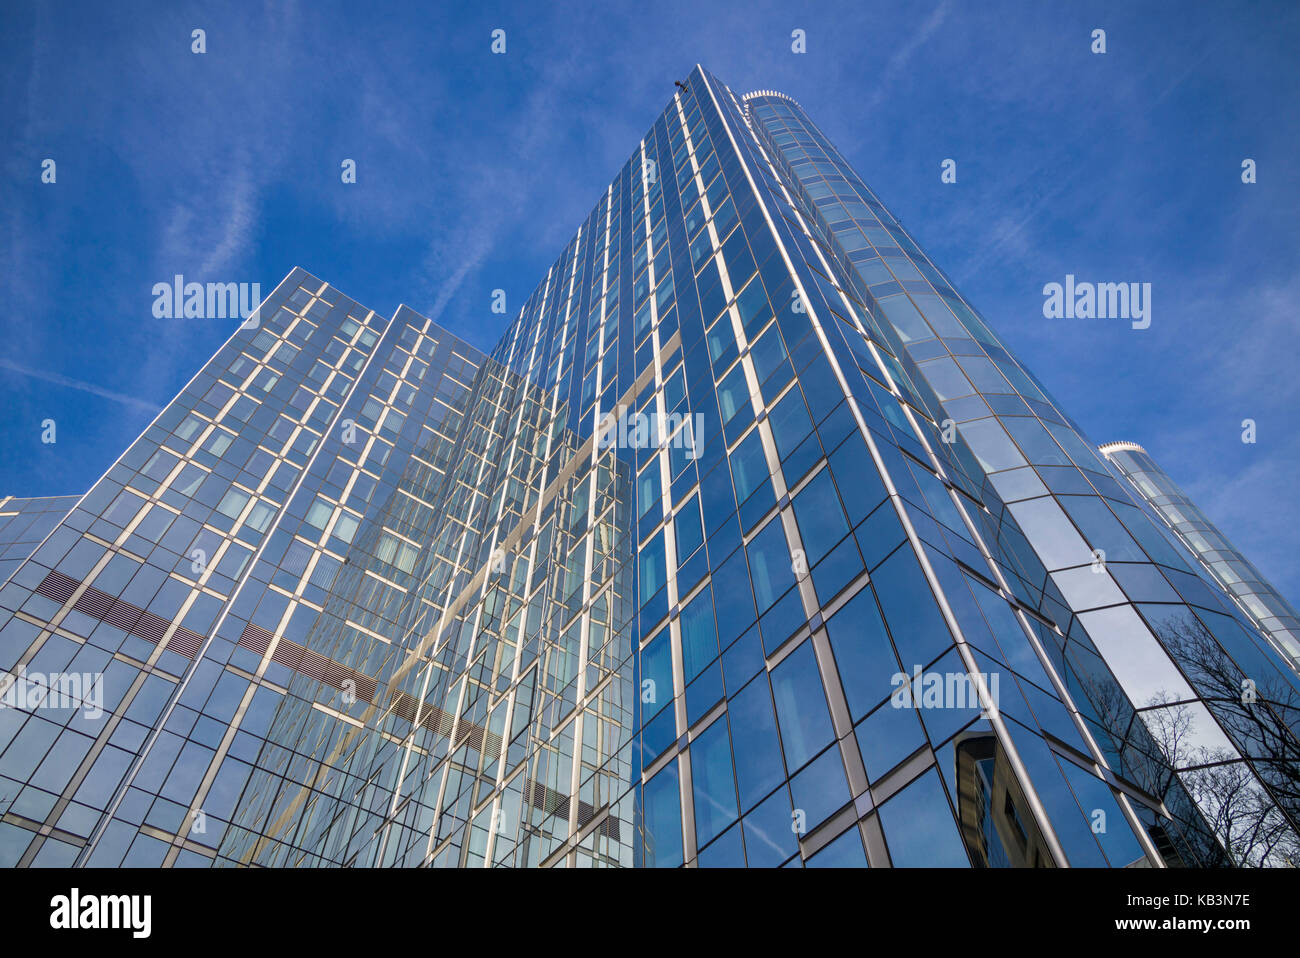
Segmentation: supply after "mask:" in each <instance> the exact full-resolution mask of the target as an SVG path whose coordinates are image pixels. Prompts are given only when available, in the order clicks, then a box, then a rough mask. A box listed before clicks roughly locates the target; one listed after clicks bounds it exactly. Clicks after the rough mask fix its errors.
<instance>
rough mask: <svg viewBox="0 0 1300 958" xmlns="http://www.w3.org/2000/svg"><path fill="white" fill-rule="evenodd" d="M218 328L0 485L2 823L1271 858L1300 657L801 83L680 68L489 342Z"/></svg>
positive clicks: (430, 332) (225, 850) (325, 290)
mask: <svg viewBox="0 0 1300 958" xmlns="http://www.w3.org/2000/svg"><path fill="white" fill-rule="evenodd" d="M246 325H247V326H248V327H249V328H241V329H240V330H238V331H237V332H236V333H235V334H234V335H233V336H232V338H231V339H230V340H229V341H228V342H227V343H226V345H225V346H223V347H222V348H221V350H220V351H219V352H218V353H217V355H216V356H214V357H213V359H212V360H211V361H210V362H209V363H208V364H207V365H206V366H205V367H204V368H203V369H202V370H201V371H200V372H199V374H198V375H197V376H196V377H195V378H194V379H193V380H192V381H191V382H190V383H189V384H188V385H187V386H186V387H185V388H184V390H183V391H182V392H181V394H180V395H179V396H177V397H176V399H175V400H173V401H172V402H171V403H170V404H169V405H168V406H167V407H166V409H165V410H164V411H163V412H162V413H161V414H160V415H159V417H158V418H157V419H156V420H155V422H154V423H152V424H151V425H150V426H149V427H148V429H147V430H146V431H145V433H144V434H143V435H142V436H141V437H140V438H139V439H138V440H136V442H135V443H133V444H132V445H131V447H130V448H129V449H128V450H127V451H126V452H125V453H124V455H123V456H122V457H121V458H120V459H119V460H118V461H117V462H116V463H115V464H114V465H113V466H112V467H111V468H110V469H109V471H108V472H107V473H106V474H105V475H104V476H103V477H102V478H101V479H100V480H99V481H98V482H97V483H95V485H94V486H93V488H92V489H91V490H90V491H89V492H88V493H87V494H86V495H85V496H84V497H81V498H79V499H71V500H69V499H50V500H13V501H12V502H13V503H14V508H8V506H4V507H0V512H5V510H6V509H7V510H8V511H7V512H5V514H6V515H7V514H9V513H14V514H16V517H18V518H15V519H14V520H13V521H14V523H15V525H14V527H13V532H12V533H10V532H8V529H9V527H8V526H5V527H0V537H3V538H2V539H0V541H3V543H4V546H5V551H4V553H3V560H4V561H5V562H6V563H8V566H7V567H6V572H7V573H8V574H9V577H8V579H7V581H6V582H5V584H4V585H3V588H2V589H0V668H4V669H6V670H7V671H8V673H9V676H10V679H11V684H10V686H9V687H8V689H7V690H6V691H5V694H6V695H8V696H9V701H8V702H6V704H5V707H4V708H0V809H2V810H3V818H2V819H0V861H3V863H4V864H6V865H21V866H28V865H35V866H41V865H72V864H76V865H93V866H118V865H143V866H157V865H165V866H171V865H185V866H195V865H198V866H205V865H273V866H420V865H434V866H444V867H458V866H459V867H481V866H489V865H490V866H556V865H571V866H589V867H590V866H642V865H645V866H663V867H672V866H678V865H683V864H686V865H698V866H739V865H748V866H783V865H789V866H799V865H807V866H866V865H868V864H869V865H871V866H873V867H881V866H891V865H892V866H899V867H906V866H925V865H936V866H974V867H1007V866H1037V867H1062V866H1067V865H1070V866H1108V865H1110V866H1123V867H1166V866H1174V867H1195V866H1218V865H1225V864H1243V865H1261V864H1264V865H1278V864H1281V865H1284V864H1287V863H1289V862H1291V861H1293V860H1294V858H1295V857H1296V856H1297V853H1300V848H1297V834H1298V832H1297V829H1298V828H1300V793H1298V791H1297V784H1298V783H1297V772H1298V771H1300V741H1298V740H1297V737H1296V729H1297V718H1298V716H1300V712H1298V711H1297V703H1298V702H1300V696H1298V693H1300V677H1298V676H1297V674H1296V672H1295V671H1294V670H1293V668H1292V667H1291V666H1290V664H1289V663H1288V662H1287V661H1286V660H1285V659H1284V658H1283V657H1282V656H1280V655H1279V654H1278V652H1277V651H1276V650H1275V648H1274V647H1273V646H1272V645H1271V644H1270V642H1269V641H1268V640H1267V639H1266V637H1265V635H1264V634H1262V633H1261V632H1260V630H1259V628H1258V627H1257V625H1256V624H1255V623H1254V622H1253V621H1252V620H1251V619H1250V618H1249V617H1248V616H1247V615H1245V614H1244V613H1243V611H1242V608H1241V607H1240V606H1238V605H1237V603H1236V602H1234V601H1233V600H1232V599H1231V598H1230V597H1229V596H1228V595H1227V594H1225V592H1224V591H1223V589H1222V588H1221V587H1220V585H1219V584H1218V583H1217V582H1216V581H1214V578H1213V577H1212V576H1210V575H1209V574H1208V573H1207V572H1206V570H1205V567H1204V566H1203V565H1202V563H1201V561H1200V560H1199V559H1198V557H1197V556H1196V555H1194V554H1193V553H1192V552H1190V551H1189V550H1188V548H1187V543H1186V542H1185V540H1184V539H1183V538H1182V537H1180V536H1179V535H1176V534H1171V530H1170V528H1169V527H1168V526H1167V525H1165V522H1164V520H1163V519H1162V518H1161V513H1160V511H1159V510H1160V507H1161V504H1160V503H1158V502H1156V503H1151V502H1148V501H1146V500H1145V499H1144V498H1143V497H1142V496H1141V495H1139V494H1138V493H1137V492H1134V491H1133V490H1132V489H1131V488H1130V487H1129V485H1128V482H1127V478H1128V475H1127V473H1125V472H1124V471H1123V470H1121V469H1115V468H1112V466H1111V465H1110V464H1108V462H1107V460H1106V458H1105V457H1104V456H1103V455H1101V454H1099V453H1098V452H1097V449H1096V447H1095V446H1094V445H1093V444H1092V443H1091V442H1090V441H1089V440H1088V439H1086V438H1085V437H1084V436H1083V435H1082V434H1081V432H1080V430H1079V429H1078V427H1077V426H1076V425H1075V424H1074V423H1073V421H1072V420H1071V419H1070V418H1069V416H1068V415H1067V414H1066V413H1065V412H1064V411H1063V410H1062V409H1061V408H1060V407H1059V405H1058V404H1057V403H1056V402H1055V401H1054V400H1053V399H1052V398H1051V397H1050V395H1048V393H1047V392H1046V390H1045V389H1044V388H1043V386H1042V385H1041V384H1040V383H1039V382H1038V381H1037V380H1036V379H1035V378H1034V377H1033V376H1032V375H1031V374H1030V373H1029V372H1028V371H1027V370H1026V369H1025V368H1024V367H1023V366H1021V365H1020V364H1019V363H1018V362H1017V360H1016V359H1015V358H1014V357H1013V356H1012V355H1011V354H1010V352H1009V351H1008V350H1007V348H1006V347H1005V345H1004V344H1003V343H1002V341H1001V340H1000V339H999V338H998V337H997V335H996V334H995V333H994V332H992V330H991V329H990V327H989V325H988V324H987V323H986V322H985V321H984V320H983V319H982V318H981V317H980V316H979V314H978V313H977V312H976V311H975V310H974V308H973V307H972V306H971V305H970V304H969V303H967V302H966V300H964V299H963V298H962V296H961V294H960V293H959V292H957V291H956V290H955V289H954V288H953V286H952V284H951V283H950V282H949V281H948V280H947V278H946V277H945V275H944V274H943V273H942V272H941V271H940V270H939V269H938V267H936V266H935V265H934V264H933V263H932V262H931V261H930V260H929V259H928V258H927V257H926V255H925V254H924V253H923V252H922V251H921V249H920V248H919V247H918V246H917V244H916V243H915V242H914V240H913V239H912V238H911V236H910V235H909V234H908V233H907V232H906V231H905V230H904V229H903V228H902V227H901V226H900V225H899V223H898V222H897V221H896V220H895V219H894V218H893V217H892V216H891V215H890V213H889V212H888V211H887V210H886V209H885V207H884V206H883V205H881V203H880V202H879V200H878V199H877V198H876V196H875V194H874V193H872V192H871V191H870V190H869V189H868V188H867V186H866V185H865V184H864V183H863V182H862V180H861V179H859V177H858V176H857V174H856V173H855V172H854V171H853V170H852V168H851V167H850V166H849V165H848V163H847V162H846V161H845V160H844V158H843V157H842V156H841V155H840V154H839V153H838V152H837V151H836V150H835V148H834V147H833V146H832V145H831V144H830V143H829V142H828V141H827V140H826V138H825V137H824V136H823V135H822V134H821V132H820V131H819V130H818V129H817V127H816V126H815V124H814V123H813V121H812V120H811V119H810V118H809V117H808V116H807V115H806V114H805V112H804V111H803V110H802V109H801V108H800V106H799V105H798V104H797V103H795V102H794V101H793V100H792V99H790V98H789V97H787V96H785V95H783V94H780V93H775V92H771V91H759V92H756V93H751V94H748V95H746V96H743V97H740V96H737V95H735V94H734V93H733V92H732V91H731V90H729V89H728V88H727V87H726V86H725V85H724V84H723V83H721V82H720V81H719V80H718V79H716V78H715V77H713V76H712V75H710V74H709V73H708V72H707V71H704V70H703V69H701V68H696V69H695V70H694V71H693V72H692V73H691V75H690V76H689V78H688V79H687V80H686V81H685V82H684V83H682V84H680V85H679V87H678V89H677V92H676V93H675V94H674V95H673V97H672V99H671V101H670V102H669V103H668V105H667V108H666V109H665V110H664V111H663V113H662V114H661V115H660V116H659V117H658V118H657V119H656V120H655V122H654V125H653V126H652V127H651V128H650V129H649V130H648V131H647V132H646V134H645V136H644V137H643V138H642V140H641V141H640V142H639V143H638V144H637V145H636V148H635V150H634V151H633V153H632V155H631V156H630V157H629V159H628V161H627V162H626V164H625V165H624V166H623V168H622V169H621V170H620V171H619V173H618V175H617V176H616V177H615V178H614V180H613V181H612V182H611V183H610V184H609V186H608V188H607V189H606V190H605V192H604V194H603V195H602V196H601V197H600V199H599V201H598V202H597V203H596V205H595V207H594V208H593V209H592V211H591V213H590V214H589V216H588V217H587V218H586V220H585V221H584V222H583V223H582V224H581V226H580V227H579V229H578V231H577V233H576V234H575V235H574V237H573V238H572V240H571V241H570V242H569V243H568V245H567V246H566V247H565V249H564V251H563V252H562V253H561V255H560V256H559V257H558V258H557V259H556V261H555V263H554V264H553V265H552V266H551V268H550V269H549V271H548V272H547V275H546V276H545V278H544V279H543V281H542V282H541V283H540V285H538V286H537V288H536V289H535V291H534V292H533V293H532V295H531V296H530V297H529V298H528V300H527V302H526V303H525V304H524V305H523V307H522V309H521V310H520V311H519V314H518V316H517V317H516V318H515V319H514V321H513V322H512V323H511V324H510V326H509V328H508V329H507V330H506V332H505V334H504V335H503V336H502V338H501V340H500V342H499V343H498V344H497V345H496V347H495V348H494V349H493V351H492V353H491V355H484V354H482V353H480V352H479V351H478V350H476V349H474V348H473V347H471V346H469V345H468V344H466V343H464V342H462V341H461V340H459V339H457V338H456V337H455V336H453V335H451V334H450V333H448V332H447V331H445V330H443V329H441V328H439V327H438V326H436V325H435V324H433V323H432V322H430V321H429V320H428V319H427V318H425V317H423V316H421V315H419V314H418V313H416V312H415V311H413V310H411V309H409V308H407V307H404V306H403V307H401V308H399V309H398V310H397V311H396V313H395V314H394V315H393V316H392V318H391V319H385V318H384V317H382V316H380V315H378V314H376V313H375V312H374V311H373V310H370V309H368V308H366V307H363V306H361V305H359V304H357V303H355V302H353V301H352V300H350V299H348V298H347V297H346V296H343V295H342V294H340V293H339V292H338V291H336V290H334V289H333V288H331V287H330V286H328V285H327V284H326V283H324V282H322V281H321V280H319V279H317V278H315V277H313V276H310V275H309V274H307V273H306V272H304V271H303V270H300V269H295V270H294V271H293V272H292V273H290V274H289V276H287V277H286V278H285V279H284V281H283V282H282V283H281V284H280V285H279V286H278V287H277V288H276V290H275V291H274V292H273V293H272V294H271V295H270V297H268V298H267V299H266V301H265V302H264V303H263V304H262V305H261V307H260V309H259V311H258V313H257V322H256V324H252V323H249V324H246ZM6 502H10V501H9V500H6ZM31 530H35V531H31ZM42 683H43V686H42ZM42 687H44V689H45V691H46V693H47V694H46V695H44V696H42V695H41V694H40V693H39V690H40V689H41V688H42ZM34 688H35V689H36V690H37V691H36V692H35V693H34V692H33V689H34ZM56 691H57V694H56ZM1229 786H1231V787H1229Z"/></svg>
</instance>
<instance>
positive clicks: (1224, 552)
mask: <svg viewBox="0 0 1300 958" xmlns="http://www.w3.org/2000/svg"><path fill="white" fill-rule="evenodd" d="M1101 451H1102V452H1103V453H1104V454H1105V456H1106V458H1107V459H1108V460H1110V462H1111V464H1112V465H1114V467H1115V468H1116V469H1117V470H1118V472H1119V473H1120V474H1121V475H1122V476H1123V477H1124V478H1125V479H1126V480H1128V482H1129V483H1130V484H1131V485H1132V487H1133V489H1134V490H1136V492H1137V494H1138V495H1139V496H1141V497H1142V500H1143V501H1145V502H1146V503H1148V504H1149V505H1150V506H1151V508H1152V509H1153V510H1154V511H1155V512H1156V514H1157V515H1158V516H1159V517H1160V518H1161V519H1162V520H1164V522H1165V523H1166V524H1167V525H1168V526H1169V528H1170V530H1171V531H1172V532H1173V533H1174V535H1175V537H1176V538H1177V539H1178V541H1179V542H1180V543H1182V544H1183V545H1184V546H1186V547H1187V549H1188V550H1189V551H1190V552H1191V553H1192V555H1194V556H1195V557H1196V558H1197V560H1198V561H1199V562H1200V564H1201V567H1202V569H1203V570H1204V571H1205V572H1206V573H1207V574H1208V575H1209V576H1210V578H1211V580H1212V581H1214V582H1216V583H1218V584H1219V586H1220V587H1222V588H1223V590H1224V591H1225V592H1227V593H1228V594H1229V595H1230V596H1232V597H1233V598H1234V599H1236V600H1237V603H1238V605H1239V606H1240V607H1241V608H1242V610H1243V611H1245V613H1246V615H1247V616H1248V617H1249V618H1250V619H1251V620H1252V621H1253V622H1254V623H1255V625H1256V627H1258V628H1259V629H1260V631H1262V632H1263V633H1264V635H1265V636H1267V637H1268V638H1269V639H1270V640H1271V641H1272V643H1273V646H1274V648H1276V649H1277V651H1278V652H1280V653H1281V654H1282V656H1283V657H1284V658H1286V659H1287V660H1288V661H1290V662H1291V664H1292V666H1293V667H1300V613H1297V612H1296V610H1295V607H1294V606H1292V605H1291V603H1289V602H1287V600H1286V599H1284V598H1283V597H1282V596H1281V594H1280V593H1279V592H1278V591H1277V589H1275V588H1273V586H1272V585H1270V584H1269V583H1268V582H1267V581H1265V579H1264V577H1263V576H1262V575H1260V572H1259V570H1258V569H1256V568H1255V567H1254V566H1253V565H1252V564H1251V562H1250V560H1249V559H1247V558H1246V557H1245V556H1244V555H1242V554H1241V553H1240V552H1238V551H1237V549H1236V547H1234V546H1233V544H1232V543H1231V542H1229V541H1228V539H1227V537H1226V536H1224V534H1223V533H1222V532H1220V531H1219V530H1218V528H1216V527H1215V525H1214V523H1212V522H1211V521H1210V520H1209V519H1208V518H1207V517H1206V515H1205V513H1203V512H1202V511H1201V510H1200V509H1199V508H1197V506H1196V504H1195V503H1194V502H1192V500H1191V499H1189V498H1188V497H1187V494H1186V493H1185V492H1183V491H1182V489H1180V488H1179V487H1178V484H1177V483H1175V482H1174V481H1173V480H1172V479H1171V478H1169V476H1168V475H1167V474H1166V473H1165V471H1164V470H1163V469H1161V468H1160V467H1159V466H1158V465H1156V462H1155V460H1154V459H1152V458H1151V455H1150V453H1148V452H1147V451H1146V450H1145V449H1143V448H1142V447H1141V446H1139V445H1138V444H1137V443H1133V442H1108V443H1106V444H1105V445H1104V446H1102V447H1101Z"/></svg>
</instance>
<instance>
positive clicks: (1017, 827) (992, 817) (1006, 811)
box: [954, 727, 1146, 868]
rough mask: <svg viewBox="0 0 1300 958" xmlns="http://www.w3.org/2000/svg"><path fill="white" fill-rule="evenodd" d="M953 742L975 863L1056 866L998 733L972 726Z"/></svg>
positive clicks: (960, 804) (960, 812) (964, 827)
mask: <svg viewBox="0 0 1300 958" xmlns="http://www.w3.org/2000/svg"><path fill="white" fill-rule="evenodd" d="M954 742H955V745H956V756H957V771H956V778H957V818H958V821H959V822H960V824H961V833H962V839H963V840H964V841H965V842H966V850H967V851H968V852H969V853H970V856H971V861H972V862H973V863H974V864H975V865H976V867H985V868H1051V867H1052V866H1053V865H1054V862H1053V860H1052V854H1051V852H1050V851H1049V850H1048V848H1047V844H1046V843H1045V842H1044V841H1043V836H1042V833H1041V832H1040V831H1039V830H1038V826H1037V824H1036V823H1035V822H1034V819H1033V817H1032V816H1031V815H1030V814H1029V810H1028V805H1027V804H1026V802H1025V797H1024V792H1023V791H1021V789H1020V783H1019V782H1018V781H1017V779H1016V774H1015V772H1014V771H1013V770H1012V768H1011V763H1010V762H1009V761H1008V760H1007V755H1006V751H1005V750H1004V749H1002V748H1001V747H1000V746H999V744H998V738H997V736H996V735H994V734H993V733H992V732H990V731H980V730H978V729H977V728H974V727H973V728H971V729H970V730H968V731H965V732H960V733H958V735H957V738H956V739H955V740H954ZM1142 861H1144V862H1145V861H1146V859H1145V858H1143V859H1142Z"/></svg>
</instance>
